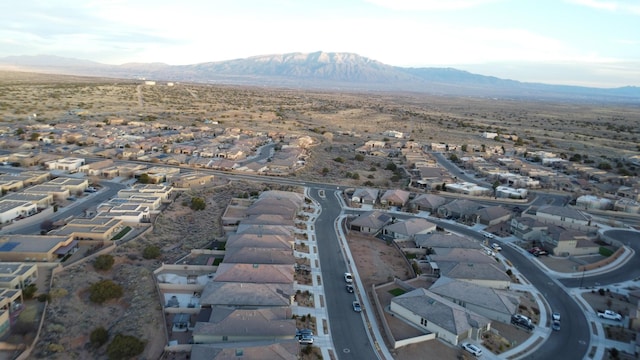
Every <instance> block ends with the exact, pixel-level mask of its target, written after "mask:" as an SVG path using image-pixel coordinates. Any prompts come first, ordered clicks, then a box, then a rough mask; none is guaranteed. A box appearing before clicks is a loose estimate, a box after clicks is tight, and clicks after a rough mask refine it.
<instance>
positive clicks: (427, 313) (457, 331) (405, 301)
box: [389, 288, 491, 346]
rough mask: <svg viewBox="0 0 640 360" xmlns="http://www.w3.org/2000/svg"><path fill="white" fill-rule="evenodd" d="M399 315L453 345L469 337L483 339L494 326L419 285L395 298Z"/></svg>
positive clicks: (482, 317) (393, 309) (392, 306)
mask: <svg viewBox="0 0 640 360" xmlns="http://www.w3.org/2000/svg"><path fill="white" fill-rule="evenodd" d="M389 310H390V311H391V312H392V313H393V314H394V315H395V316H396V317H399V318H400V319H402V320H403V321H406V322H408V323H410V324H412V325H413V326H414V327H417V328H419V329H423V331H424V332H425V333H426V332H430V333H434V334H436V337H437V338H438V339H442V340H444V341H446V342H448V343H450V344H451V345H454V346H458V345H459V343H460V342H461V341H463V340H465V339H473V340H480V339H481V338H482V334H483V333H484V332H486V331H489V330H490V329H491V321H490V320H489V319H488V318H486V317H484V316H481V315H478V314H476V313H474V312H472V311H470V310H468V309H465V308H463V307H462V306H460V305H457V304H455V303H453V302H452V301H449V300H447V299H445V298H443V297H441V296H439V295H437V294H435V293H433V292H431V291H429V290H427V289H423V288H418V289H415V290H413V291H410V292H408V293H405V294H402V295H399V296H396V297H394V298H393V299H391V306H390V309H389Z"/></svg>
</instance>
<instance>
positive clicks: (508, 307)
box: [429, 276, 520, 323]
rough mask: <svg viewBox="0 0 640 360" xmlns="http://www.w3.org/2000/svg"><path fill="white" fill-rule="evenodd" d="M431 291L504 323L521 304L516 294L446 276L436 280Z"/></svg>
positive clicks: (430, 288) (508, 320) (507, 321)
mask: <svg viewBox="0 0 640 360" xmlns="http://www.w3.org/2000/svg"><path fill="white" fill-rule="evenodd" d="M429 291H432V292H433V293H435V294H438V295H440V296H442V297H443V298H445V299H447V300H449V301H451V302H453V303H455V304H458V305H460V306H462V307H464V308H465V309H468V310H470V311H472V312H474V313H476V314H479V315H482V316H484V317H486V318H488V319H491V320H496V321H499V322H503V323H509V322H510V321H511V315H513V314H515V313H517V312H518V305H519V304H520V298H519V296H517V295H516V294H512V293H510V292H508V291H505V290H497V289H493V288H490V287H485V286H480V285H477V284H474V283H470V282H466V281H459V280H454V279H451V278H448V277H446V276H442V277H440V278H439V279H438V280H436V282H435V283H434V284H433V285H431V286H430V287H429Z"/></svg>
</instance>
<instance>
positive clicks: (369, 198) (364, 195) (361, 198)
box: [351, 188, 380, 205]
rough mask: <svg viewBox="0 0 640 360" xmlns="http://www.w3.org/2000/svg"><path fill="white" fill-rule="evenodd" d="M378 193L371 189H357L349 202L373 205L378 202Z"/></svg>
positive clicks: (376, 190)
mask: <svg viewBox="0 0 640 360" xmlns="http://www.w3.org/2000/svg"><path fill="white" fill-rule="evenodd" d="M379 193H380V191H379V190H378V189H372V188H358V189H356V190H355V191H354V192H353V195H351V202H352V203H355V204H369V205H374V204H375V203H376V202H377V201H378V195H379Z"/></svg>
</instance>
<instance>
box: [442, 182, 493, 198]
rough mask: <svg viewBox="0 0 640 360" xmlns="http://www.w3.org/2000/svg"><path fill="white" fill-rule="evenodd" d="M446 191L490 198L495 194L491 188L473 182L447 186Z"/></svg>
mask: <svg viewBox="0 0 640 360" xmlns="http://www.w3.org/2000/svg"><path fill="white" fill-rule="evenodd" d="M446 191H447V192H452V193H457V194H463V195H471V196H490V195H491V194H492V193H493V191H492V190H491V189H490V188H487V187H484V186H480V185H476V184H474V183H471V182H459V183H455V184H447V186H446Z"/></svg>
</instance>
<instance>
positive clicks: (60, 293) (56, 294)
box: [49, 288, 69, 299]
mask: <svg viewBox="0 0 640 360" xmlns="http://www.w3.org/2000/svg"><path fill="white" fill-rule="evenodd" d="M68 294H69V292H68V291H67V289H65V288H53V289H51V291H49V295H50V296H51V298H54V299H57V298H61V297H65V296H67V295H68Z"/></svg>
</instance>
